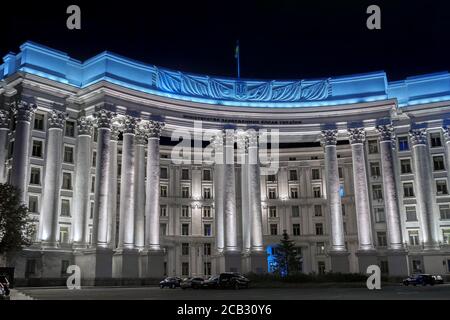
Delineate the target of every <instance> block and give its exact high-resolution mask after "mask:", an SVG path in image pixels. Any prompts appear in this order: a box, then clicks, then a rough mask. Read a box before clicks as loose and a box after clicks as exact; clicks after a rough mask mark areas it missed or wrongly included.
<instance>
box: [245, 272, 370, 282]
mask: <svg viewBox="0 0 450 320" xmlns="http://www.w3.org/2000/svg"><path fill="white" fill-rule="evenodd" d="M247 277H248V278H249V279H250V280H251V281H252V282H254V283H258V282H285V283H324V282H360V283H361V282H363V283H365V281H366V280H367V276H366V275H364V274H359V273H333V272H329V273H325V274H315V273H310V274H305V273H295V274H291V275H287V276H285V277H282V276H280V275H278V274H274V273H266V274H255V273H249V274H247Z"/></svg>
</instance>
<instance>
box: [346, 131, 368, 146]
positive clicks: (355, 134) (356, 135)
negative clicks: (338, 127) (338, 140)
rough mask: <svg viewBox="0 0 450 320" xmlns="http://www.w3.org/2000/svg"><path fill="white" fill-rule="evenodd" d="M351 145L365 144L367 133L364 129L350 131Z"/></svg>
mask: <svg viewBox="0 0 450 320" xmlns="http://www.w3.org/2000/svg"><path fill="white" fill-rule="evenodd" d="M348 134H349V140H350V144H356V143H364V141H365V140H366V131H365V130H364V128H352V129H348Z"/></svg>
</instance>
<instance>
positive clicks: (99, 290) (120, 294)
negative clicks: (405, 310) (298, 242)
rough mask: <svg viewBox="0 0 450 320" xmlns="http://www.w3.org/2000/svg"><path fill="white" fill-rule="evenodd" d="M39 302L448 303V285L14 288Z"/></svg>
mask: <svg viewBox="0 0 450 320" xmlns="http://www.w3.org/2000/svg"><path fill="white" fill-rule="evenodd" d="M17 289H18V291H19V292H21V293H24V294H26V295H28V296H30V297H32V298H34V299H38V300H40V299H43V300H322V299H323V300H330V299H331V300H380V299H382V300H422V299H433V300H438V299H441V300H450V284H443V285H435V286H433V287H431V286H426V287H422V286H417V287H411V286H409V287H404V286H386V287H382V288H381V290H368V289H365V288H268V289H262V288H250V289H243V290H190V289H189V290H181V289H160V288H159V287H133V288H125V287H108V288H106V287H84V288H82V289H81V290H68V289H67V288H61V287H59V288H17Z"/></svg>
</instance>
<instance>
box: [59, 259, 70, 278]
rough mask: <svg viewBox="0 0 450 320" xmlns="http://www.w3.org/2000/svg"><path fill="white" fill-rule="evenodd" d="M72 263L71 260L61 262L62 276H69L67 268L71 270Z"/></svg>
mask: <svg viewBox="0 0 450 320" xmlns="http://www.w3.org/2000/svg"><path fill="white" fill-rule="evenodd" d="M69 265H70V261H69V260H61V275H66V274H67V268H69Z"/></svg>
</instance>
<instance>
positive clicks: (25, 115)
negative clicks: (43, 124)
mask: <svg viewBox="0 0 450 320" xmlns="http://www.w3.org/2000/svg"><path fill="white" fill-rule="evenodd" d="M36 109H37V106H36V105H35V104H32V103H28V102H25V101H20V102H19V103H16V104H15V105H13V106H12V110H13V112H14V114H16V115H17V121H26V122H31V119H32V118H33V115H34V113H35V111H36Z"/></svg>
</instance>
